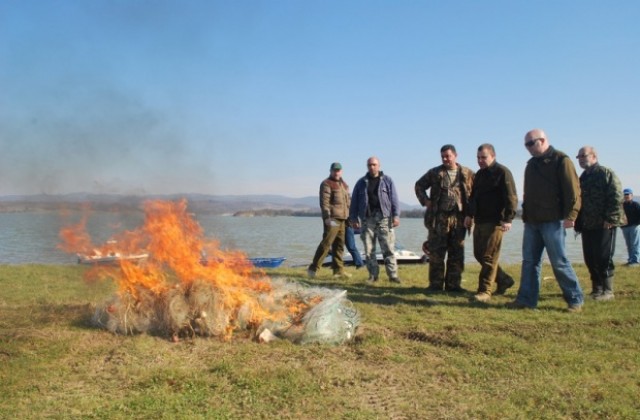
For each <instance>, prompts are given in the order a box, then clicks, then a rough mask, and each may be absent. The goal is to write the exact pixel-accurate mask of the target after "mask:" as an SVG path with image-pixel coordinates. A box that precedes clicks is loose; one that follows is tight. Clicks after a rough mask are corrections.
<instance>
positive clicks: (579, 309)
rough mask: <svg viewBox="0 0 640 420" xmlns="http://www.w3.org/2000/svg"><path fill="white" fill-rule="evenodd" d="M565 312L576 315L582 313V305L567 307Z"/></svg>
mask: <svg viewBox="0 0 640 420" xmlns="http://www.w3.org/2000/svg"><path fill="white" fill-rule="evenodd" d="M567 312H571V313H578V312H582V305H569V307H568V308H567Z"/></svg>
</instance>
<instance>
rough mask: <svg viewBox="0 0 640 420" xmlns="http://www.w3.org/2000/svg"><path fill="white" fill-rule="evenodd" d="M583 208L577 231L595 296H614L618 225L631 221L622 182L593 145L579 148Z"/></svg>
mask: <svg viewBox="0 0 640 420" xmlns="http://www.w3.org/2000/svg"><path fill="white" fill-rule="evenodd" d="M576 159H578V163H579V165H580V167H581V168H582V169H584V171H583V172H582V174H581V175H580V190H581V191H582V208H581V209H580V213H579V214H578V220H577V221H576V227H575V230H576V232H579V233H581V234H582V254H583V255H584V262H585V264H586V265H587V268H588V269H589V275H590V277H591V286H592V290H591V297H592V298H593V299H595V300H596V301H606V300H612V299H613V298H614V295H613V273H614V270H615V266H614V265H613V253H614V252H615V247H616V232H617V231H618V229H616V228H617V227H618V226H623V225H625V224H626V223H627V218H626V216H625V213H624V209H623V208H622V200H623V195H622V185H621V184H620V181H619V180H618V177H617V176H616V174H615V173H613V171H612V170H611V169H609V168H606V167H604V166H602V165H600V164H599V163H598V153H597V152H596V149H594V148H593V147H591V146H583V147H581V148H580V150H579V151H578V156H576Z"/></svg>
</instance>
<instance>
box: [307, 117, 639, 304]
mask: <svg viewBox="0 0 640 420" xmlns="http://www.w3.org/2000/svg"><path fill="white" fill-rule="evenodd" d="M524 146H525V148H526V149H527V150H528V152H529V153H530V155H531V158H530V159H529V161H528V162H527V165H526V168H525V174H524V196H523V197H524V200H523V204H522V219H523V222H524V236H523V243H522V269H521V273H520V286H519V290H518V293H517V296H516V299H515V300H514V301H513V302H510V303H509V304H508V306H509V307H511V308H516V309H519V308H535V307H536V306H537V304H538V298H539V292H540V285H541V268H542V254H543V251H544V250H545V249H546V251H547V254H548V256H549V261H550V263H551V267H552V270H553V273H554V275H555V278H556V281H557V282H558V285H559V286H560V288H561V290H562V296H563V298H564V300H565V302H566V303H567V310H568V311H570V312H578V311H580V310H581V309H582V305H583V303H584V297H583V292H582V289H581V287H580V283H579V281H578V278H577V275H576V273H575V271H574V269H573V267H572V265H571V263H570V261H569V259H568V258H567V255H566V250H565V237H566V229H568V228H574V230H575V232H576V233H578V234H581V235H582V250H583V255H584V261H585V264H586V266H587V268H588V270H589V275H590V279H591V285H592V291H591V297H592V298H594V299H595V300H596V301H606V300H611V299H613V298H614V294H613V275H614V264H613V254H614V249H615V240H616V231H617V229H616V228H617V227H623V234H624V236H625V241H626V243H627V246H628V249H629V260H628V264H629V265H636V264H639V261H638V259H639V258H640V255H638V250H637V249H638V247H637V245H638V243H640V235H638V233H639V232H638V223H639V222H640V204H638V203H636V202H635V201H633V200H632V199H631V198H630V197H632V191H631V190H630V189H627V190H624V192H623V190H622V187H621V184H620V181H619V180H618V178H617V176H616V175H615V173H614V172H613V171H612V170H610V169H609V168H606V167H604V166H602V165H600V164H599V163H598V156H597V152H596V150H595V149H594V148H593V147H591V146H583V147H582V148H580V150H579V151H578V155H577V156H576V159H578V163H579V165H580V167H581V168H582V169H583V172H582V174H581V175H580V177H578V175H577V173H576V170H575V166H574V165H573V163H572V162H571V159H569V157H568V156H567V155H566V154H565V153H563V152H561V151H559V150H557V149H555V148H554V147H553V146H551V144H550V143H549V140H548V138H547V136H546V134H545V133H544V131H543V130H541V129H533V130H530V131H529V132H527V133H526V135H525V137H524ZM440 156H441V160H442V164H440V165H439V166H436V167H434V168H432V169H430V170H429V171H427V172H426V173H425V174H424V175H423V176H422V177H421V178H420V179H418V181H417V182H416V183H415V193H416V197H417V199H418V201H419V202H420V204H422V206H424V207H425V218H424V223H425V227H426V228H427V230H428V240H427V241H426V242H425V243H424V245H423V250H424V251H425V253H427V254H428V255H429V286H428V288H427V293H437V292H441V291H447V292H454V293H455V292H464V291H465V290H464V289H463V288H462V286H461V280H462V271H463V270H464V240H465V237H466V235H467V234H471V231H472V230H473V250H474V257H475V258H476V260H477V261H478V262H479V263H480V265H481V269H480V274H479V279H478V289H477V292H476V294H475V295H474V296H473V299H474V300H476V301H479V302H486V301H488V300H490V299H491V296H492V294H504V293H505V291H506V290H507V289H509V288H510V287H512V286H513V285H514V284H515V281H514V280H513V278H512V277H511V276H509V275H508V274H507V273H505V272H504V271H503V270H502V268H501V267H500V265H499V258H500V249H501V245H502V238H503V235H504V233H506V232H508V231H509V230H510V229H511V225H512V222H513V219H514V217H515V215H516V209H517V203H518V199H517V197H518V196H517V191H516V187H515V183H514V179H513V175H512V173H511V171H510V170H509V169H508V168H507V167H505V166H504V165H501V164H500V163H498V162H497V161H496V151H495V149H494V147H493V145H491V144H489V143H484V144H481V145H480V146H479V147H478V149H477V161H478V166H479V168H480V169H479V170H478V171H477V172H476V173H474V172H473V171H472V170H471V169H469V168H466V167H464V166H462V165H460V164H459V163H458V162H457V152H456V148H455V147H454V146H453V145H451V144H447V145H444V146H442V148H441V149H440ZM336 165H337V167H339V168H340V171H339V172H335V171H334V169H335V168H336ZM379 165H380V163H379V160H378V159H377V158H375V157H371V158H369V160H368V161H367V167H368V172H367V174H366V175H365V176H364V177H362V178H361V179H360V180H358V182H357V183H356V186H355V188H354V191H353V195H352V196H351V203H349V193H348V187H347V186H346V183H344V181H341V166H340V165H339V164H335V163H334V164H333V165H332V167H331V175H330V177H329V178H327V180H325V181H323V183H322V185H321V194H320V197H321V199H320V205H321V208H322V210H323V220H324V223H325V231H324V235H323V241H322V242H321V244H320V245H319V246H318V250H317V252H316V256H315V257H314V260H313V262H312V264H311V265H310V266H309V269H308V273H309V275H310V276H314V275H315V272H316V271H317V270H318V268H319V263H320V261H321V260H322V259H323V258H324V257H325V256H326V254H327V252H328V249H329V247H330V246H333V247H334V249H333V270H334V275H336V276H341V275H343V273H344V271H343V263H342V258H341V256H342V247H341V245H340V244H341V241H340V240H339V239H336V238H338V236H340V235H344V226H345V225H346V224H347V223H349V224H351V226H353V227H355V228H358V227H362V235H363V236H362V240H363V243H364V248H365V256H366V263H367V268H368V270H369V280H370V281H377V280H378V264H377V261H376V257H375V241H376V239H377V240H378V241H379V242H380V245H381V248H382V251H383V255H384V259H385V267H386V271H387V275H388V276H389V279H390V280H391V281H394V282H400V280H399V278H398V275H397V264H396V261H395V256H394V234H393V228H394V227H396V226H398V225H399V224H400V220H399V213H400V211H399V202H398V195H397V192H396V189H395V186H394V184H393V181H392V180H391V178H389V177H388V176H386V175H384V174H383V173H382V171H380V168H379ZM334 172H335V173H334ZM338 185H340V186H341V187H340V188H342V189H338V188H337V186H338ZM323 197H324V198H323ZM337 197H341V198H339V199H338V198H337ZM623 201H624V206H623ZM337 204H345V208H342V209H340V211H339V212H338V211H335V212H334V211H333V210H331V206H334V205H337ZM628 215H629V216H628ZM632 215H633V216H632ZM627 217H629V219H631V218H632V217H633V218H634V220H629V221H627ZM334 225H335V226H334ZM332 244H333V245H332ZM634 244H635V245H636V248H635V251H634V250H633V248H632V247H633V245H634ZM494 284H495V285H496V290H495V291H492V288H493V285H494Z"/></svg>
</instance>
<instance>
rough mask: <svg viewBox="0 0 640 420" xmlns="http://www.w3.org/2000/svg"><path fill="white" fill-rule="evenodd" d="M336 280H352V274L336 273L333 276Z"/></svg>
mask: <svg viewBox="0 0 640 420" xmlns="http://www.w3.org/2000/svg"><path fill="white" fill-rule="evenodd" d="M333 278H334V279H350V278H351V274H349V273H346V272H343V273H335V274H334V275H333Z"/></svg>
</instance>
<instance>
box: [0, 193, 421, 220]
mask: <svg viewBox="0 0 640 420" xmlns="http://www.w3.org/2000/svg"><path fill="white" fill-rule="evenodd" d="M181 198H185V199H186V200H187V201H188V203H189V208H190V210H191V211H193V212H196V213H208V214H235V213H238V212H244V213H245V214H249V213H251V212H255V211H260V212H261V214H269V211H272V212H273V213H274V214H287V213H295V214H296V215H299V214H301V213H311V214H315V213H318V212H319V205H318V197H313V196H308V197H300V198H295V197H286V196H281V195H207V194H165V195H162V194H150V195H119V194H89V193H73V194H59V195H49V194H35V195H10V196H0V212H4V213H7V212H27V211H59V210H63V209H64V210H73V209H80V208H82V207H86V206H87V205H89V206H90V207H91V208H92V209H94V210H99V211H100V210H102V211H139V210H140V209H141V208H142V204H143V203H144V202H145V201H147V200H178V199H181ZM400 207H401V210H402V211H403V212H404V211H407V210H412V209H413V210H415V209H419V207H418V206H410V205H407V204H404V203H401V204H400ZM283 211H284V212H285V213H283Z"/></svg>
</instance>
